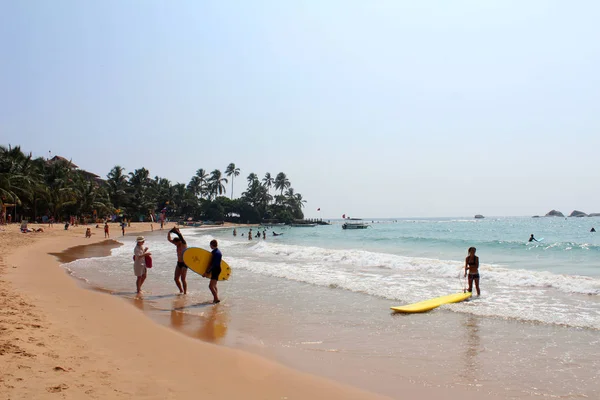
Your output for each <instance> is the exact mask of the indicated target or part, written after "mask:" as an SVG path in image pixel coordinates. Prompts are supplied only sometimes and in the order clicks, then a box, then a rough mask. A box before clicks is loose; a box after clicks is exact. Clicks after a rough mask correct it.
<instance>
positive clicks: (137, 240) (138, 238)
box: [135, 236, 146, 243]
mask: <svg viewBox="0 0 600 400" xmlns="http://www.w3.org/2000/svg"><path fill="white" fill-rule="evenodd" d="M135 241H136V242H138V243H139V242H145V241H146V239H144V237H143V236H138V237H137V239H135Z"/></svg>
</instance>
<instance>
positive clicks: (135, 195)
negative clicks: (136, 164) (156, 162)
mask: <svg viewBox="0 0 600 400" xmlns="http://www.w3.org/2000/svg"><path fill="white" fill-rule="evenodd" d="M150 182H151V179H150V171H148V170H147V169H146V168H139V169H136V170H135V171H133V172H130V173H129V187H130V190H131V193H132V199H131V201H132V203H131V208H132V209H133V211H135V212H136V213H137V216H138V217H139V216H142V215H147V213H148V212H150V211H151V210H154V208H155V207H156V203H155V201H154V200H155V199H152V198H150V196H149V194H150V193H149V189H150V185H151V183H150Z"/></svg>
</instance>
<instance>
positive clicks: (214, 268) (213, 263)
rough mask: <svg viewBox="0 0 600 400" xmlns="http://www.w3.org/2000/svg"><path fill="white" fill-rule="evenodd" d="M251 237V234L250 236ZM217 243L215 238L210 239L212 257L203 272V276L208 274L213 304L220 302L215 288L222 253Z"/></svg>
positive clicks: (206, 276)
mask: <svg viewBox="0 0 600 400" xmlns="http://www.w3.org/2000/svg"><path fill="white" fill-rule="evenodd" d="M250 237H252V236H250ZM218 246H219V243H218V242H217V241H216V240H214V239H213V240H211V241H210V248H211V249H212V258H211V260H210V265H209V266H208V269H207V270H206V273H204V277H205V278H208V277H209V276H210V283H209V284H208V288H209V289H210V292H211V293H212V295H213V304H218V303H220V302H221V300H219V291H218V290H217V282H218V281H219V275H221V260H222V259H223V254H221V250H219V247H218Z"/></svg>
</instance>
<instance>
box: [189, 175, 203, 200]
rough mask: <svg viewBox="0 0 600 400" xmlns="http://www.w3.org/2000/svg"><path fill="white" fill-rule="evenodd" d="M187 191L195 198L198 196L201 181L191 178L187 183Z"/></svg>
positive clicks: (197, 178)
mask: <svg viewBox="0 0 600 400" xmlns="http://www.w3.org/2000/svg"><path fill="white" fill-rule="evenodd" d="M187 190H188V191H189V192H191V193H192V194H193V195H194V197H196V198H198V197H199V196H200V193H202V181H201V180H200V178H199V177H198V176H196V175H194V176H192V179H190V183H188V185H187Z"/></svg>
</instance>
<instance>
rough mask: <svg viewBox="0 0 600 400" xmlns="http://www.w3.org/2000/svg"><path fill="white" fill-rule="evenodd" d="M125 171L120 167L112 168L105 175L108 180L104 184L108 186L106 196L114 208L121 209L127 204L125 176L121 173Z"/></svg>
mask: <svg viewBox="0 0 600 400" xmlns="http://www.w3.org/2000/svg"><path fill="white" fill-rule="evenodd" d="M124 171H125V169H124V168H123V167H121V166H120V165H115V166H114V167H112V169H111V170H110V172H109V173H108V174H107V175H106V177H107V178H108V179H107V180H106V184H107V186H108V196H109V197H110V201H111V203H112V205H113V206H114V207H115V208H121V207H122V206H123V205H125V203H126V202H127V198H128V197H129V196H128V194H127V183H128V182H127V175H126V174H124V173H123V172H124Z"/></svg>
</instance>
